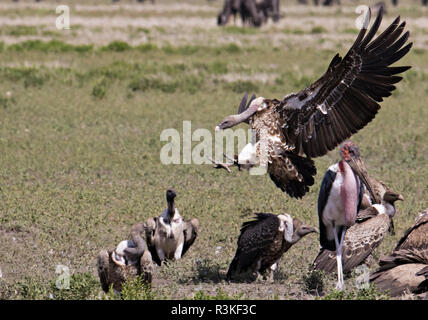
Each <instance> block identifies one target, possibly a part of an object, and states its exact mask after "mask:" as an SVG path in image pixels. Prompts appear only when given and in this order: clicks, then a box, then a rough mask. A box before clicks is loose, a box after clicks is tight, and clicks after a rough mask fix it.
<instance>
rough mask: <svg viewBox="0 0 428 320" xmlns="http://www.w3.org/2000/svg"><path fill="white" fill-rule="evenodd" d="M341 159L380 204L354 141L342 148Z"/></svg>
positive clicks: (348, 142) (346, 143)
mask: <svg viewBox="0 0 428 320" xmlns="http://www.w3.org/2000/svg"><path fill="white" fill-rule="evenodd" d="M340 157H341V158H342V161H345V162H346V163H348V164H349V166H350V167H351V168H352V170H353V171H354V173H355V174H356V175H358V177H359V178H360V180H361V181H362V182H363V183H364V184H365V186H366V187H367V190H368V191H369V192H370V195H371V197H372V199H375V202H377V203H380V201H381V199H378V197H377V196H376V194H375V193H374V192H373V187H372V186H371V184H370V180H369V177H368V174H367V168H366V165H365V164H364V161H363V160H362V159H361V156H360V150H358V148H357V146H356V145H355V144H354V143H353V142H352V141H345V142H344V143H342V145H341V146H340Z"/></svg>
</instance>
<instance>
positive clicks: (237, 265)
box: [228, 213, 279, 278]
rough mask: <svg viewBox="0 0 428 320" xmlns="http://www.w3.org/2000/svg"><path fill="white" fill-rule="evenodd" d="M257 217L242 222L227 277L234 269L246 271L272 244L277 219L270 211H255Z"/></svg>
mask: <svg viewBox="0 0 428 320" xmlns="http://www.w3.org/2000/svg"><path fill="white" fill-rule="evenodd" d="M256 215H257V219H256V220H253V221H248V222H244V223H243V224H242V227H241V234H240V235H239V238H238V248H237V250H236V254H235V257H234V259H233V261H232V263H231V264H230V266H229V271H228V278H230V276H231V275H232V274H233V272H235V271H237V270H238V271H243V272H244V271H246V270H247V269H248V268H250V267H251V266H252V265H253V264H254V262H255V261H257V259H258V258H259V257H260V256H261V254H262V253H263V252H264V251H265V250H266V249H267V248H268V247H269V245H271V244H272V242H273V240H274V238H275V236H276V235H277V232H278V228H279V219H278V217H277V216H276V215H274V214H270V213H256Z"/></svg>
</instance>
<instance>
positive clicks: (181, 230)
mask: <svg viewBox="0 0 428 320" xmlns="http://www.w3.org/2000/svg"><path fill="white" fill-rule="evenodd" d="M176 196H177V194H176V192H175V190H173V189H168V190H167V191H166V199H167V202H168V208H167V209H165V210H164V212H163V213H162V214H161V215H160V216H158V217H155V218H149V219H148V220H147V222H146V225H145V227H146V228H145V229H146V241H147V246H148V248H149V250H150V252H151V254H152V257H153V261H155V262H156V263H157V264H158V265H161V264H162V262H163V261H165V260H166V259H175V260H178V259H180V258H181V257H182V256H183V255H184V254H185V253H186V252H187V250H188V249H189V248H190V246H191V245H192V244H193V242H194V241H195V240H196V237H197V236H198V229H199V221H198V219H196V218H193V219H191V220H189V221H183V217H182V216H181V215H180V213H179V211H178V209H177V208H176V207H175V201H174V199H175V197H176Z"/></svg>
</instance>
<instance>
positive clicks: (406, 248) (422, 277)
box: [370, 208, 428, 296]
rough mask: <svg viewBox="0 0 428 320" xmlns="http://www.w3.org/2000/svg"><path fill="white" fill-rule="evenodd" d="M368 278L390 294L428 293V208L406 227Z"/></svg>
mask: <svg viewBox="0 0 428 320" xmlns="http://www.w3.org/2000/svg"><path fill="white" fill-rule="evenodd" d="M370 281H371V282H372V283H374V284H375V286H376V288H377V289H379V290H383V291H388V292H389V294H390V295H391V296H400V295H401V294H403V293H406V292H408V291H410V292H411V293H413V294H422V293H425V292H428V208H427V209H425V210H424V211H422V212H421V213H420V214H419V215H418V217H417V218H416V220H415V223H414V224H413V225H412V226H411V227H410V228H409V229H407V231H406V232H405V233H404V235H403V237H402V238H401V239H400V240H399V241H398V243H397V245H396V247H395V249H394V251H393V252H392V254H391V255H389V256H386V257H382V258H381V259H380V261H379V268H378V269H377V270H376V271H375V272H374V273H372V274H371V276H370Z"/></svg>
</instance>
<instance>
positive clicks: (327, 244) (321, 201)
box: [318, 169, 336, 250]
mask: <svg viewBox="0 0 428 320" xmlns="http://www.w3.org/2000/svg"><path fill="white" fill-rule="evenodd" d="M335 179H336V172H335V171H332V170H330V169H328V170H327V171H326V173H325V174H324V178H323V179H322V182H321V188H320V193H319V194H318V220H319V227H320V244H321V246H322V247H323V248H326V249H331V250H335V249H336V244H335V243H334V240H333V241H330V240H328V239H327V230H326V228H325V225H324V223H323V222H322V213H323V211H324V208H325V206H326V204H327V201H328V197H329V195H330V190H331V187H332V186H333V182H334V180H335Z"/></svg>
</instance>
